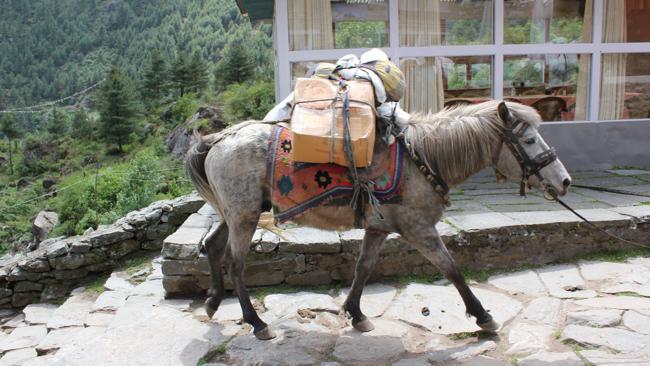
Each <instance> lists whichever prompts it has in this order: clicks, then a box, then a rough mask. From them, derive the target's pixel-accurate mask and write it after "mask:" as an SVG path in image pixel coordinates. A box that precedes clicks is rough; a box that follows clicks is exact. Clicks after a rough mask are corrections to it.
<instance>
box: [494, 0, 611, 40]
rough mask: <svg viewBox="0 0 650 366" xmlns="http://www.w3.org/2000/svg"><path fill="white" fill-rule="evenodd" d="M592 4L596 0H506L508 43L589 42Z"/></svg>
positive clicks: (505, 33)
mask: <svg viewBox="0 0 650 366" xmlns="http://www.w3.org/2000/svg"><path fill="white" fill-rule="evenodd" d="M616 1H618V0H616ZM592 7H593V6H592V0H554V1H547V0H534V1H531V0H506V1H505V29H504V43H506V44H526V43H589V42H591V13H592Z"/></svg>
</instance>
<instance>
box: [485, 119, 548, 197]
mask: <svg viewBox="0 0 650 366" xmlns="http://www.w3.org/2000/svg"><path fill="white" fill-rule="evenodd" d="M504 122H505V124H506V126H508V127H502V128H500V131H499V132H500V134H501V141H502V145H503V144H505V145H506V146H508V149H510V151H511V152H512V155H513V156H514V157H515V159H516V160H517V162H518V163H519V167H520V168H521V183H520V185H519V195H521V196H526V186H527V185H528V179H529V178H530V177H531V176H533V175H534V176H536V177H537V178H538V179H539V181H540V182H542V181H543V180H544V178H543V177H542V175H541V174H540V171H541V170H542V169H543V168H544V167H545V166H547V165H549V164H551V163H552V162H554V161H555V160H557V154H556V153H555V148H552V147H551V148H549V149H547V150H545V151H542V152H541V153H539V154H537V155H536V156H535V157H533V158H531V157H529V156H528V153H526V150H525V149H524V147H523V146H522V145H521V138H522V137H523V135H524V133H525V132H526V130H527V129H528V128H529V127H530V125H529V124H528V123H525V122H515V120H514V118H513V117H512V114H510V112H509V111H508V115H507V118H505V120H504ZM500 151H501V148H499V152H498V153H497V157H498V154H499V153H500ZM494 170H495V171H496V173H497V174H501V175H503V174H502V173H501V172H499V171H498V170H497V169H496V163H495V168H494Z"/></svg>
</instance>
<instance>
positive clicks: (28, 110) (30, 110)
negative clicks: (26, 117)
mask: <svg viewBox="0 0 650 366" xmlns="http://www.w3.org/2000/svg"><path fill="white" fill-rule="evenodd" d="M105 80H106V79H102V80H100V81H98V82H96V83H95V84H93V85H91V86H89V87H87V88H86V89H84V90H81V91H78V92H76V93H74V94H72V95H69V96H67V97H65V98H61V99H57V100H53V101H50V102H45V103H41V104H36V105H32V106H28V107H20V108H13V109H5V110H1V111H0V113H38V112H43V110H33V109H36V108H43V107H48V106H51V105H54V104H59V103H61V102H63V101H65V100H68V99H71V98H74V97H76V96H78V95H80V94H85V93H87V92H88V91H90V90H92V89H95V88H96V87H97V86H98V85H99V84H101V83H103V82H104V81H105Z"/></svg>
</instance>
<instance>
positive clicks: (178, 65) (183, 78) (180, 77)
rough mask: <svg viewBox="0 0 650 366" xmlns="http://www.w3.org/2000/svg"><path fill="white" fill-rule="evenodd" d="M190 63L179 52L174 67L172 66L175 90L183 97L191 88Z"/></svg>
mask: <svg viewBox="0 0 650 366" xmlns="http://www.w3.org/2000/svg"><path fill="white" fill-rule="evenodd" d="M189 69H190V63H189V61H188V60H187V56H186V55H185V54H184V53H183V52H180V51H179V52H178V55H177V56H176V60H175V61H174V65H173V66H172V83H173V84H174V88H176V89H178V92H179V93H180V95H181V97H182V96H183V94H185V90H186V89H187V87H188V86H190V72H189Z"/></svg>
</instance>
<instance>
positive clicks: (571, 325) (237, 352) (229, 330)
mask: <svg viewBox="0 0 650 366" xmlns="http://www.w3.org/2000/svg"><path fill="white" fill-rule="evenodd" d="M152 268H153V270H152V271H151V272H150V273H149V274H148V275H147V276H146V279H145V280H144V281H143V282H140V283H138V281H135V279H134V278H130V276H129V275H127V274H126V273H124V272H114V273H113V274H112V275H111V277H110V278H108V279H107V280H106V282H105V284H104V288H103V289H102V290H100V291H97V289H83V288H79V289H77V290H75V291H74V293H73V295H72V296H71V297H70V298H68V299H67V300H66V301H65V302H64V303H63V304H62V305H60V306H57V305H52V304H32V305H28V306H27V307H26V308H25V309H24V310H23V311H22V312H20V313H18V314H15V315H12V316H9V317H8V316H7V315H8V314H3V315H4V318H3V324H2V325H1V327H2V332H0V352H3V353H4V356H3V357H2V358H1V359H0V366H2V365H29V366H34V365H65V366H76V365H79V366H82V365H83V366H86V365H120V366H122V365H191V366H194V365H329V366H334V365H396V366H407V365H410V366H414V365H453V364H458V365H513V364H517V365H523V366H526V365H528V366H530V365H589V364H593V365H611V364H625V365H650V297H648V296H650V258H643V257H636V258H631V259H628V260H627V261H625V262H622V263H618V262H606V261H596V262H590V261H580V262H578V263H576V264H564V265H554V266H547V267H542V268H538V269H535V270H526V271H520V272H515V273H504V274H500V275H495V276H492V277H490V278H489V279H488V280H487V281H486V282H483V283H477V282H473V281H472V283H471V286H472V288H473V289H474V291H475V293H476V295H477V296H478V297H479V299H480V300H481V301H482V302H483V304H484V306H485V307H486V308H487V309H489V311H490V313H491V314H492V315H493V316H494V317H495V319H497V320H498V321H499V322H501V324H502V328H501V329H500V330H499V331H498V332H497V333H496V334H489V333H477V332H476V331H477V327H476V325H475V324H474V321H473V319H469V318H467V317H466V316H465V313H464V307H463V305H462V301H461V299H460V297H459V296H458V294H457V292H456V290H455V289H454V288H453V287H451V286H449V285H447V284H446V283H444V281H441V282H439V283H437V284H421V283H409V284H406V285H398V284H396V283H389V282H384V283H376V284H371V285H369V286H367V287H366V289H365V292H364V296H363V298H362V303H361V306H362V309H364V311H365V312H366V313H367V314H368V315H369V316H370V317H372V321H373V323H374V325H375V330H373V331H371V332H369V333H360V332H358V331H356V330H354V329H353V328H352V327H351V326H350V320H349V319H347V318H346V317H345V316H343V315H342V314H341V313H340V306H341V304H342V302H343V301H344V299H345V295H346V294H347V289H340V290H335V289H332V290H330V291H327V292H326V293H316V292H310V291H298V292H293V293H284V291H281V292H279V293H274V291H273V289H270V290H269V289H267V290H265V291H264V293H265V294H266V295H265V296H257V297H256V298H255V304H256V307H257V308H258V311H259V312H260V313H261V316H262V318H264V319H265V320H266V321H267V322H269V324H270V325H271V326H272V327H273V329H274V330H275V331H276V333H277V334H278V336H277V337H276V338H275V339H273V340H271V341H259V340H257V339H256V338H255V337H254V336H253V335H252V334H251V330H250V327H249V326H248V325H245V324H242V323H241V310H240V308H239V304H238V302H237V301H236V299H227V300H225V301H224V302H223V304H222V305H221V307H220V309H219V311H218V312H217V313H216V314H215V316H214V317H213V319H212V320H208V319H207V316H206V315H205V313H204V311H203V309H202V307H201V302H202V301H201V300H202V299H176V300H173V299H165V298H164V291H163V288H162V282H161V281H162V280H161V278H162V273H161V268H160V260H159V259H155V260H154V261H153V264H152ZM138 275H142V274H141V273H140V274H138ZM99 292H101V293H99Z"/></svg>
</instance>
